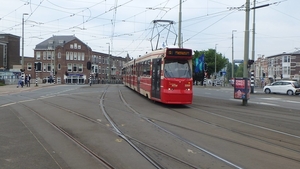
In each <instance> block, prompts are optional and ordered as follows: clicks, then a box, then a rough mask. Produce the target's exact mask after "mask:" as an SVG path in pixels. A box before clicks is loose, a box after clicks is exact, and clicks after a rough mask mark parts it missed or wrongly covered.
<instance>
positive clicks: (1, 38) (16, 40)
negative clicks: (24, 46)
mask: <svg viewBox="0 0 300 169" xmlns="http://www.w3.org/2000/svg"><path fill="white" fill-rule="evenodd" d="M20 64H21V62H20V37H19V36H15V35H11V34H5V33H0V69H1V70H5V71H8V70H9V69H13V65H20Z"/></svg>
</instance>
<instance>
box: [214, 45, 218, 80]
mask: <svg viewBox="0 0 300 169" xmlns="http://www.w3.org/2000/svg"><path fill="white" fill-rule="evenodd" d="M217 45H218V44H215V76H217Z"/></svg>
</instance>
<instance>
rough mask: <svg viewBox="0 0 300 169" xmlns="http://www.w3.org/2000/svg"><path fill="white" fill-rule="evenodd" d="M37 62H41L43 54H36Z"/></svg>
mask: <svg viewBox="0 0 300 169" xmlns="http://www.w3.org/2000/svg"><path fill="white" fill-rule="evenodd" d="M36 60H41V52H36Z"/></svg>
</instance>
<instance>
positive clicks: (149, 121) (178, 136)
mask: <svg viewBox="0 0 300 169" xmlns="http://www.w3.org/2000/svg"><path fill="white" fill-rule="evenodd" d="M119 95H120V98H121V100H122V102H123V103H124V105H126V106H127V107H128V108H129V109H130V110H131V111H132V112H133V113H134V114H135V115H137V116H139V117H140V118H142V119H144V120H145V121H147V122H148V123H150V124H152V125H153V126H155V127H157V128H158V129H159V130H161V131H164V132H165V133H167V134H169V135H171V136H173V137H174V138H176V139H178V140H180V141H181V142H183V143H185V144H188V145H190V146H192V147H194V148H196V149H198V150H200V151H202V152H204V153H206V154H208V155H210V156H212V157H213V158H215V159H218V160H220V161H222V162H224V163H225V164H227V165H229V166H231V167H234V168H238V169H241V168H242V167H240V166H238V165H236V164H234V163H232V162H230V161H228V160H226V159H224V158H222V157H220V156H218V155H216V154H214V153H212V152H210V151H208V150H206V149H205V148H202V147H201V146H198V145H196V144H194V143H193V142H191V141H189V140H188V139H186V138H183V137H181V136H180V135H177V134H175V133H173V132H172V131H169V130H167V129H166V128H164V127H162V126H159V125H158V124H156V123H154V122H153V120H152V119H150V118H147V117H145V116H144V115H142V114H141V113H139V112H138V111H136V110H135V109H134V108H132V107H131V106H130V105H129V104H128V103H127V102H126V101H125V99H124V98H123V96H122V93H121V91H120V90H119Z"/></svg>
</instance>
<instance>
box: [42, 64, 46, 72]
mask: <svg viewBox="0 0 300 169" xmlns="http://www.w3.org/2000/svg"><path fill="white" fill-rule="evenodd" d="M46 71H47V65H46V63H43V72H46Z"/></svg>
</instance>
